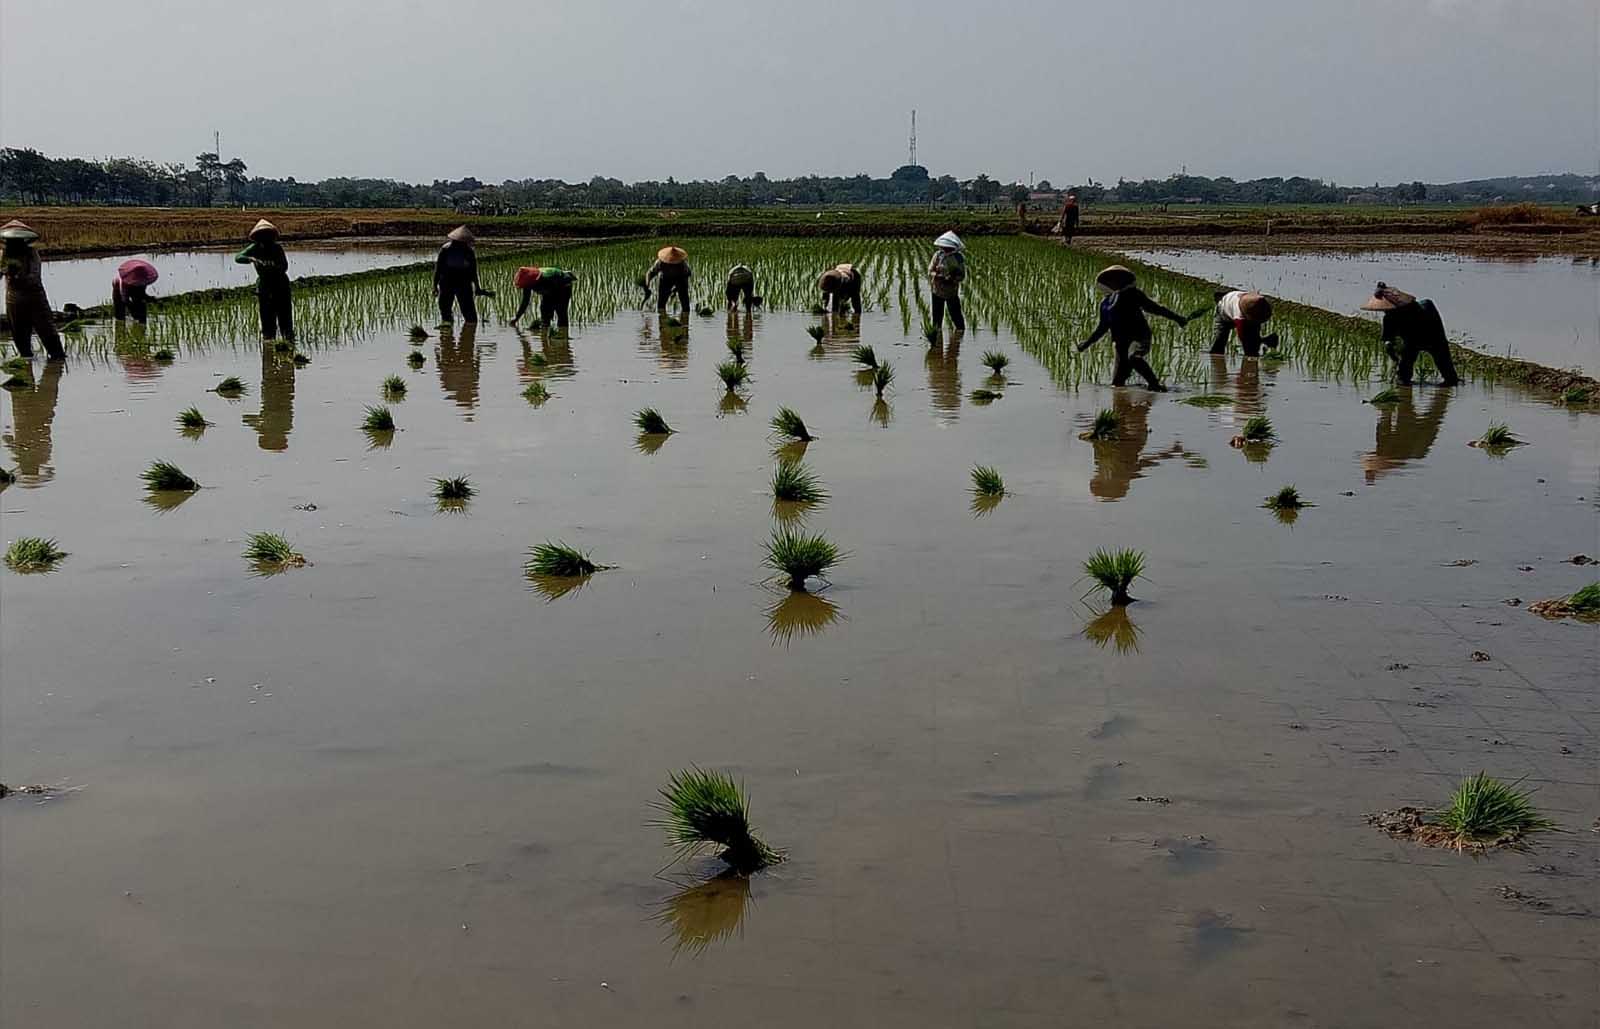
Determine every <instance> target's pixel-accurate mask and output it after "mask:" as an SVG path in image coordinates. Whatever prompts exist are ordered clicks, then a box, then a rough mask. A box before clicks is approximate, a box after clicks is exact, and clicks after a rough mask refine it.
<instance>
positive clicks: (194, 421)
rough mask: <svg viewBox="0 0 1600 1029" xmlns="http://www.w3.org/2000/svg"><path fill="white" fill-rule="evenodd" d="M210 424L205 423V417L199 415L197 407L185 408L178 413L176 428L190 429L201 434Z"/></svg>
mask: <svg viewBox="0 0 1600 1029" xmlns="http://www.w3.org/2000/svg"><path fill="white" fill-rule="evenodd" d="M210 424H211V423H210V422H208V421H206V416H205V415H203V414H201V413H200V409H199V408H198V407H186V408H184V409H183V410H182V411H179V412H178V428H180V429H190V430H193V431H195V432H201V431H204V430H205V429H206V427H207V426H209V425H210Z"/></svg>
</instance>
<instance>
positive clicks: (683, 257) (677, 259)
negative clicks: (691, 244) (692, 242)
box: [656, 246, 689, 264]
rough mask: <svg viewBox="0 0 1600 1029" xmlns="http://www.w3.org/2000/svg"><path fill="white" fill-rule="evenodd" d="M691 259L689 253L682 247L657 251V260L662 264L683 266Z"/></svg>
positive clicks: (668, 247) (664, 248)
mask: <svg viewBox="0 0 1600 1029" xmlns="http://www.w3.org/2000/svg"><path fill="white" fill-rule="evenodd" d="M688 259H689V253H688V251H686V250H684V249H683V248H682V247H672V246H667V247H662V248H661V249H660V250H657V251H656V260H657V261H660V262H661V263H662V264H682V263H683V262H685V261H687V260H688Z"/></svg>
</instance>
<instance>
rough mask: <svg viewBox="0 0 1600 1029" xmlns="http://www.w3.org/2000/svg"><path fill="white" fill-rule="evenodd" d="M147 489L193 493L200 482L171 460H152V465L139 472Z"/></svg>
mask: <svg viewBox="0 0 1600 1029" xmlns="http://www.w3.org/2000/svg"><path fill="white" fill-rule="evenodd" d="M139 478H141V479H143V480H144V485H145V488H146V489H149V490H156V491H159V492H174V493H193V492H194V491H195V490H197V489H199V488H200V484H199V483H198V482H195V481H194V480H193V479H191V478H189V476H187V475H185V474H184V473H183V469H181V468H179V467H178V466H177V465H175V464H173V463H172V462H171V461H152V462H151V463H150V467H148V468H146V469H145V470H144V471H142V472H140V473H139Z"/></svg>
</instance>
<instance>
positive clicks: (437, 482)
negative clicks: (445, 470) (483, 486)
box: [433, 475, 478, 500]
mask: <svg viewBox="0 0 1600 1029" xmlns="http://www.w3.org/2000/svg"><path fill="white" fill-rule="evenodd" d="M477 493H478V490H477V488H476V487H474V486H473V485H472V481H471V480H470V479H468V478H467V477H466V476H465V475H457V476H455V477H454V478H449V479H434V480H433V499H435V500H471V499H472V498H473V497H474V496H476V495H477Z"/></svg>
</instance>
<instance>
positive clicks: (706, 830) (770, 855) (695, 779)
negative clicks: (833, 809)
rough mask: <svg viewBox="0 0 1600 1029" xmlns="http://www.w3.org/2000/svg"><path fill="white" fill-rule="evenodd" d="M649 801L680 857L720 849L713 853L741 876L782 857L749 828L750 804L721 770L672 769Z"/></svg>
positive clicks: (691, 767)
mask: <svg viewBox="0 0 1600 1029" xmlns="http://www.w3.org/2000/svg"><path fill="white" fill-rule="evenodd" d="M653 806H654V807H655V809H656V810H657V811H659V812H661V818H660V819H658V820H657V821H656V823H655V824H656V825H657V826H658V827H659V828H661V829H664V830H665V831H666V834H667V842H668V843H669V844H670V845H671V846H672V847H673V848H675V849H676V850H677V851H678V855H679V857H680V858H687V857H689V856H691V855H693V854H695V853H698V852H699V851H701V850H704V849H706V848H711V847H717V848H721V851H720V853H719V854H718V855H717V856H718V857H719V858H721V859H722V861H724V862H725V863H726V864H727V865H728V866H729V867H730V868H732V869H733V870H734V871H736V872H739V873H740V874H743V875H748V874H750V873H752V872H757V871H760V870H761V869H763V868H766V867H768V866H769V865H775V864H777V863H779V862H781V861H782V860H783V854H782V853H780V852H779V851H777V850H774V849H773V848H772V847H770V846H768V845H767V844H766V843H765V842H764V841H763V840H762V839H761V838H760V837H759V836H757V835H756V834H755V832H754V830H753V829H752V828H751V826H750V803H749V801H748V799H746V797H745V795H744V791H743V790H742V789H741V788H740V787H739V784H738V783H736V782H734V781H733V777H732V776H729V775H728V774H727V773H725V772H716V771H708V770H706V769H702V768H699V767H695V766H690V767H689V768H685V769H683V770H682V771H678V772H673V773H672V774H671V775H670V776H669V777H668V778H667V784H666V785H665V786H663V787H662V788H661V799H660V800H659V801H657V802H656V803H655V804H654V805H653Z"/></svg>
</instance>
